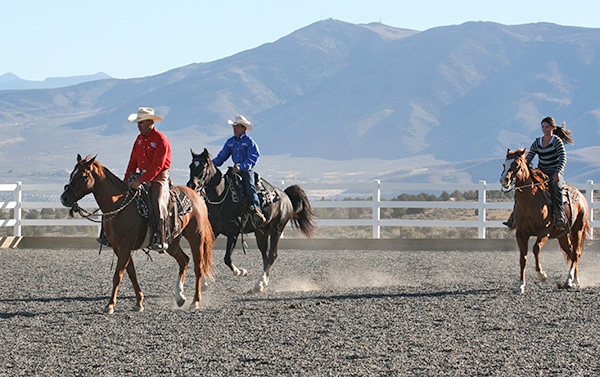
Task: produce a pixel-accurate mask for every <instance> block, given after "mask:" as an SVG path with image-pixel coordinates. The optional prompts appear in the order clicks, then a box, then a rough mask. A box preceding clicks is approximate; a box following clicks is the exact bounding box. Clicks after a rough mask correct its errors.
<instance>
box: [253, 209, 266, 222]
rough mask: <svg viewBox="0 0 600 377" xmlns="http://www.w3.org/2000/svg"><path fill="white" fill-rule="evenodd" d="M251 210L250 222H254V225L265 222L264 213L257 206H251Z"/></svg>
mask: <svg viewBox="0 0 600 377" xmlns="http://www.w3.org/2000/svg"><path fill="white" fill-rule="evenodd" d="M251 212H252V223H254V226H261V225H263V224H264V223H266V222H267V219H265V215H263V214H262V213H261V212H260V211H259V210H258V208H256V207H253V208H252V209H251Z"/></svg>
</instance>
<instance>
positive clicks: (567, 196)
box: [543, 183, 581, 229]
mask: <svg viewBox="0 0 600 377" xmlns="http://www.w3.org/2000/svg"><path fill="white" fill-rule="evenodd" d="M543 193H544V198H546V202H547V203H548V207H549V208H550V215H551V217H552V221H554V212H555V211H556V208H555V207H554V205H553V203H552V195H551V194H550V190H547V189H546V190H543ZM579 195H581V194H580V192H579V190H577V189H576V188H575V187H573V186H571V185H569V184H567V183H565V184H564V186H563V189H562V202H563V205H564V207H565V215H566V216H567V221H566V224H567V226H566V228H567V229H568V228H570V227H571V226H572V225H573V220H574V219H573V201H578V200H579Z"/></svg>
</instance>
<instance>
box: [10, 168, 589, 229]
mask: <svg viewBox="0 0 600 377" xmlns="http://www.w3.org/2000/svg"><path fill="white" fill-rule="evenodd" d="M282 184H283V182H282ZM574 186H575V187H577V188H578V189H580V190H581V191H584V192H585V196H586V199H587V200H588V203H589V205H590V223H591V226H592V237H593V228H594V227H597V226H600V221H595V220H594V209H598V208H600V202H594V195H593V192H594V190H600V184H595V183H594V182H593V181H591V180H589V181H587V182H586V183H584V184H574ZM302 187H303V188H304V189H305V190H306V191H307V192H308V193H309V196H310V193H317V194H315V195H312V198H311V204H312V206H313V207H314V208H371V210H372V216H371V218H366V219H321V218H320V219H317V225H318V226H342V227H344V226H367V227H371V228H372V238H376V239H377V238H381V227H383V226H392V227H394V226H395V227H450V228H454V227H460V228H477V237H478V238H482V239H483V238H486V228H501V227H503V225H502V221H496V220H487V218H486V215H487V210H488V209H511V208H512V206H513V203H512V202H488V201H487V192H488V191H498V190H500V184H499V183H494V184H490V183H486V182H485V181H479V183H475V184H426V183H381V182H380V181H378V180H376V181H373V182H366V183H353V184H326V183H320V184H302ZM456 190H458V191H474V192H475V191H476V192H477V201H476V202H473V201H471V202H468V201H395V200H394V201H390V200H382V199H381V198H382V192H418V191H421V192H442V191H446V192H454V191H456ZM2 192H5V193H6V192H12V193H13V197H14V199H13V200H11V201H2V202H0V209H12V210H14V211H13V214H14V215H13V217H12V218H9V219H4V220H3V219H0V228H1V227H13V233H14V234H13V235H14V236H17V237H20V236H21V235H22V227H24V226H82V225H87V226H96V227H99V224H97V223H92V222H90V221H89V220H86V219H23V217H22V215H23V210H24V209H42V208H64V207H63V206H62V205H61V204H60V202H59V200H58V195H59V194H60V193H61V192H62V185H59V184H22V183H21V182H16V183H14V184H0V193H2ZM332 192H334V193H338V196H339V195H348V193H351V192H360V193H363V194H366V195H367V196H370V199H365V200H316V198H318V197H319V196H324V195H321V194H322V193H329V195H331V193H332ZM26 193H37V195H40V196H43V197H44V198H46V199H47V198H48V197H50V198H52V197H54V196H56V198H57V199H56V200H55V201H52V200H50V201H33V200H24V199H23V198H24V196H25V195H24V194H26ZM319 193H321V194H319ZM29 196H33V195H31V194H30V195H29ZM86 200H87V201H83V200H82V201H80V206H81V207H83V208H88V209H92V208H96V207H97V205H96V203H95V202H94V201H93V200H91V199H89V198H86ZM384 208H439V209H446V208H450V209H476V210H477V220H441V219H439V220H410V219H382V218H381V210H382V209H384Z"/></svg>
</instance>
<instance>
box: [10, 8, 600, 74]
mask: <svg viewBox="0 0 600 377" xmlns="http://www.w3.org/2000/svg"><path fill="white" fill-rule="evenodd" d="M0 6H1V9H2V15H3V17H2V22H1V23H0V35H1V37H0V41H1V42H0V51H1V58H0V75H3V74H5V73H7V72H12V73H14V74H16V75H18V76H19V77H21V78H23V79H27V80H43V79H44V78H46V77H64V76H76V75H86V74H94V73H96V72H100V71H102V72H105V73H107V74H109V75H111V76H113V77H117V78H131V77H143V76H150V75H155V74H158V73H162V72H165V71H167V70H169V69H172V68H177V67H181V66H184V65H187V64H190V63H197V62H207V61H213V60H217V59H220V58H223V57H226V56H230V55H233V54H235V53H237V52H240V51H243V50H247V49H251V48H254V47H257V46H260V45H262V44H264V43H268V42H273V41H275V40H277V39H279V38H281V37H283V36H285V35H287V34H290V33H292V32H293V31H295V30H298V29H300V28H302V27H304V26H307V25H309V24H311V23H313V22H317V21H319V20H322V19H327V18H334V19H338V20H342V21H346V22H351V23H356V24H358V23H369V22H382V23H384V24H386V25H390V26H395V27H399V28H408V29H414V30H427V29H430V28H433V27H437V26H446V25H457V24H461V23H464V22H467V21H494V22H499V23H502V24H506V25H515V24H526V23H535V22H552V23H556V24H560V25H568V26H582V27H592V28H598V27H600V17H599V16H598V15H599V14H600V2H599V1H596V0H593V1H592V0H570V1H565V0H561V1H554V0H546V1H542V0H502V1H492V0H456V1H452V0H417V1H412V0H410V1H409V0H406V1H405V0H367V1H356V0H329V1H328V0H297V1H286V0H279V1H275V0H254V1H251V0H248V1H241V0H233V1H227V0H225V1H215V0H208V1H207V0H196V1H192V0H181V1H178V0H170V1H153V0H147V1H138V0H131V1H129V0H117V1H114V0H102V1H88V0H70V1H68V0H53V1H48V0H23V1H15V0H0Z"/></svg>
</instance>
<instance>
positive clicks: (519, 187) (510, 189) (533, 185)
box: [501, 179, 550, 192]
mask: <svg viewBox="0 0 600 377" xmlns="http://www.w3.org/2000/svg"><path fill="white" fill-rule="evenodd" d="M548 182H550V180H549V179H548V180H545V181H543V182H538V183H530V184H528V185H523V186H515V185H514V184H513V185H512V187H510V188H509V189H507V190H505V189H504V187H501V189H502V192H511V191H512V190H519V191H523V190H521V189H522V188H525V187H535V186H540V185H543V184H546V183H548Z"/></svg>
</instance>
